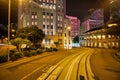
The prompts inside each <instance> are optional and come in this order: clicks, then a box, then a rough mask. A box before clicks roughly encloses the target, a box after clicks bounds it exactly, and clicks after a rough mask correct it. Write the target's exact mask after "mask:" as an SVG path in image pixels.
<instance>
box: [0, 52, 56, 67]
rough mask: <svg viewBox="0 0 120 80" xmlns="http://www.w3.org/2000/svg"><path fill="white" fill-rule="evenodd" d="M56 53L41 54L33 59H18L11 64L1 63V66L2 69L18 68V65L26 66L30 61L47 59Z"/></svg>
mask: <svg viewBox="0 0 120 80" xmlns="http://www.w3.org/2000/svg"><path fill="white" fill-rule="evenodd" d="M53 54H54V53H47V52H45V53H41V54H40V55H36V56H32V57H23V58H21V59H18V60H16V61H9V62H5V63H1V64H0V68H1V67H11V66H17V65H21V64H25V63H28V62H30V61H33V60H36V59H40V58H42V57H46V56H49V55H53Z"/></svg>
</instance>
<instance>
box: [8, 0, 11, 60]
mask: <svg viewBox="0 0 120 80" xmlns="http://www.w3.org/2000/svg"><path fill="white" fill-rule="evenodd" d="M10 3H11V2H10V0H8V61H9V50H10V7H11V6H10Z"/></svg>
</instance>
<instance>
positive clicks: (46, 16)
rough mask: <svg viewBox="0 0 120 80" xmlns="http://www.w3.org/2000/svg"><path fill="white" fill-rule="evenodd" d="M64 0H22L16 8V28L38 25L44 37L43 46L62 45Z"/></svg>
mask: <svg viewBox="0 0 120 80" xmlns="http://www.w3.org/2000/svg"><path fill="white" fill-rule="evenodd" d="M65 3H66V0H24V1H23V0H22V1H21V2H19V7H18V8H19V9H18V28H23V27H38V28H39V29H42V30H43V32H44V33H45V35H46V37H45V39H44V40H43V42H42V45H43V46H44V47H53V46H54V42H58V43H59V46H62V45H63V43H62V41H63V40H62V36H63V35H62V34H63V27H64V25H63V22H64V16H65V11H66V4H65Z"/></svg>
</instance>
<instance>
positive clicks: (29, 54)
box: [24, 51, 32, 57]
mask: <svg viewBox="0 0 120 80" xmlns="http://www.w3.org/2000/svg"><path fill="white" fill-rule="evenodd" d="M24 56H26V57H31V56H32V54H31V53H30V52H29V51H24Z"/></svg>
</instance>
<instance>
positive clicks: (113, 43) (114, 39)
mask: <svg viewBox="0 0 120 80" xmlns="http://www.w3.org/2000/svg"><path fill="white" fill-rule="evenodd" d="M110 33H111V34H108V29H107V28H104V27H99V28H95V29H91V30H89V31H87V32H85V34H84V42H83V46H85V47H98V48H120V35H115V34H114V33H113V32H110Z"/></svg>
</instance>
